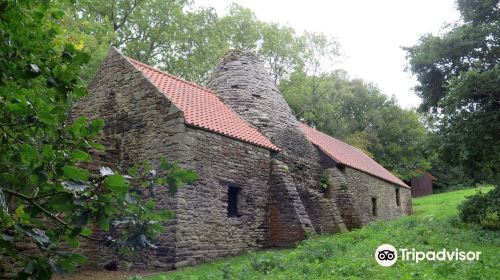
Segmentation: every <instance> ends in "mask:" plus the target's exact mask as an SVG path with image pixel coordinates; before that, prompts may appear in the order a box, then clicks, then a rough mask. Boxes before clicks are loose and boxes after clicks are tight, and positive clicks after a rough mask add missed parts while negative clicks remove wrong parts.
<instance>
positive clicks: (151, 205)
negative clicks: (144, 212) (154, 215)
mask: <svg viewBox="0 0 500 280" xmlns="http://www.w3.org/2000/svg"><path fill="white" fill-rule="evenodd" d="M144 206H146V208H147V209H149V210H154V209H155V207H156V203H155V202H154V201H153V200H148V201H146V203H145V204H144Z"/></svg>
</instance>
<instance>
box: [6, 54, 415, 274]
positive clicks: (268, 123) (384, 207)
mask: <svg viewBox="0 0 500 280" xmlns="http://www.w3.org/2000/svg"><path fill="white" fill-rule="evenodd" d="M209 85H210V87H211V88H212V89H213V90H214V91H215V93H216V94H217V95H218V96H219V97H220V98H221V99H222V100H223V101H224V102H225V104H226V105H227V106H229V107H230V108H232V109H233V110H234V111H235V112H236V113H238V114H239V115H240V116H242V118H243V119H244V120H246V121H247V122H248V123H249V124H251V125H253V126H255V127H256V128H257V129H258V130H259V131H260V132H261V133H262V134H264V135H265V136H267V137H268V138H269V139H271V141H272V142H273V143H274V144H276V145H277V146H279V147H280V148H281V149H282V152H280V153H276V152H271V151H269V150H267V149H264V148H261V147H258V146H255V145H253V144H249V143H246V142H242V141H239V140H235V139H232V138H229V137H226V136H223V135H220V134H216V133H213V132H209V131H206V130H202V129H198V128H195V127H192V126H189V125H186V124H185V122H184V118H183V112H182V111H180V110H179V108H177V107H176V106H175V105H174V104H172V102H170V100H168V99H167V98H166V97H165V96H164V95H163V94H162V93H161V92H160V90H159V89H158V88H156V87H155V86H154V85H153V84H152V83H151V82H150V81H149V80H148V79H147V78H146V77H145V76H144V75H143V74H142V73H141V72H140V71H139V70H137V69H136V68H135V67H134V66H133V65H132V64H131V63H130V62H129V61H128V60H127V59H126V58H125V57H124V56H122V55H121V54H120V53H119V52H118V51H116V50H115V49H111V50H110V53H109V55H108V57H107V58H106V60H105V61H104V62H103V64H102V66H101V68H100V70H99V71H98V72H97V74H96V76H95V78H94V79H93V80H92V82H91V83H90V85H89V95H88V96H86V97H85V98H84V99H83V100H81V101H79V102H78V103H77V104H76V106H75V107H74V110H73V114H72V115H73V117H76V116H79V115H86V116H88V117H89V118H90V119H93V118H102V119H104V120H105V122H106V126H105V128H104V135H103V137H102V140H103V141H104V143H105V144H106V145H105V146H106V151H105V152H99V151H93V159H94V162H93V163H91V164H90V165H89V168H91V169H94V170H97V169H98V168H99V167H101V166H109V167H112V168H114V169H119V170H126V169H127V168H128V167H129V166H130V165H131V164H133V163H136V162H140V161H142V160H148V161H150V162H151V163H152V164H153V166H155V167H156V168H157V167H158V164H159V160H160V158H161V157H162V156H164V157H166V158H167V159H168V160H171V161H179V162H180V164H181V166H183V167H185V168H191V169H194V170H195V171H196V172H197V173H198V175H199V178H200V179H199V180H198V181H197V182H196V183H194V184H193V185H189V186H184V187H182V188H181V189H180V190H179V192H178V193H177V194H176V195H175V196H171V195H169V194H168V192H167V190H162V189H160V191H159V193H158V195H157V197H156V200H157V203H156V205H157V207H158V209H172V210H173V211H175V213H176V216H175V219H173V220H171V221H169V222H168V223H165V226H166V228H167V231H166V232H165V233H163V234H162V235H161V236H159V238H158V240H157V241H156V245H157V246H158V248H157V249H155V250H149V251H146V252H142V253H141V254H140V255H139V256H136V257H133V258H132V259H130V261H132V262H133V263H134V266H135V267H142V268H149V269H151V268H163V269H175V268H177V267H182V266H186V265H194V264H197V263H200V262H205V261H208V260H213V259H217V258H221V257H226V256H232V255H236V254H240V253H242V252H245V251H248V250H256V249H260V248H264V247H270V246H276V247H283V246H292V245H295V244H296V243H297V242H298V241H300V240H303V239H305V238H307V237H308V236H310V235H313V234H322V233H336V232H340V231H344V230H346V228H347V229H352V228H357V227H361V226H363V225H365V224H367V223H369V222H372V221H377V220H386V219H393V218H396V217H399V216H401V215H403V214H409V213H411V197H410V191H409V189H405V188H400V191H399V193H400V201H401V203H400V205H399V206H398V205H396V190H395V189H396V188H397V186H395V185H393V184H391V183H388V182H386V181H383V180H381V179H378V178H376V177H373V176H371V175H368V174H366V173H363V172H359V171H357V170H354V169H351V168H348V167H341V166H339V165H338V164H337V163H336V162H335V161H334V160H332V159H331V158H330V157H328V156H327V155H325V154H324V153H322V152H321V151H320V150H318V149H317V148H316V147H315V146H313V145H312V144H311V143H310V142H309V141H308V140H307V139H306V137H305V135H304V134H303V133H302V131H301V130H300V129H299V128H298V124H299V123H298V121H297V120H296V119H295V117H294V116H293V114H292V111H291V110H290V108H289V107H288V105H287V104H286V102H285V100H284V99H283V97H282V96H281V94H280V92H279V90H278V88H277V87H276V85H274V83H273V81H272V79H271V78H270V76H269V74H268V73H267V72H266V70H265V68H264V67H263V65H262V63H260V62H259V60H258V59H257V58H256V57H255V55H253V54H251V53H248V52H241V51H232V52H230V53H228V54H227V55H226V56H225V57H224V58H223V60H222V61H221V63H220V64H219V65H218V66H217V67H216V68H215V70H214V71H213V76H212V78H211V80H210V82H209ZM325 174H326V175H325ZM322 176H330V181H331V182H332V186H331V187H330V188H329V189H327V190H325V189H324V188H322V187H321V186H320V181H321V179H322ZM230 187H231V188H233V187H234V188H237V189H238V191H237V193H238V195H237V205H238V206H237V213H236V215H234V216H231V215H228V214H229V210H228V209H229V196H230V195H229V188H230ZM233 190H234V189H233ZM373 198H376V201H377V209H376V210H377V213H376V215H373V212H372V206H373V205H372V199H373ZM95 234H96V235H99V232H97V233H95ZM20 246H25V247H26V248H24V249H23V250H25V251H26V252H30V253H31V252H32V249H33V246H30V245H29V244H24V245H23V244H21V245H20ZM79 252H82V253H83V254H85V255H87V256H89V257H90V258H89V260H90V263H89V265H91V266H102V265H104V264H105V263H106V262H108V261H109V260H110V259H113V258H114V256H113V254H112V252H110V251H109V250H108V249H107V248H106V247H105V246H103V245H102V244H96V243H93V242H88V241H86V240H83V241H82V246H81V248H80V249H79ZM9 265H10V267H15V266H16V264H12V263H11V264H9ZM12 269H13V270H14V268H12Z"/></svg>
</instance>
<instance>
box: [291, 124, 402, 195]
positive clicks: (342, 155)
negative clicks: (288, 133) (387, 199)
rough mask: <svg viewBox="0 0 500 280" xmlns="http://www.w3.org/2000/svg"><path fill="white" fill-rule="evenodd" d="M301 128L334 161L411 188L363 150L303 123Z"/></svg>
mask: <svg viewBox="0 0 500 280" xmlns="http://www.w3.org/2000/svg"><path fill="white" fill-rule="evenodd" d="M299 126H300V128H301V129H302V131H303V132H304V134H305V135H306V137H307V139H309V141H311V143H313V145H315V146H317V147H318V148H319V149H320V150H321V151H323V152H324V153H326V154H327V155H328V156H330V157H331V158H332V159H333V160H335V161H337V162H340V163H342V164H344V165H347V166H349V167H351V168H354V169H357V170H359V171H362V172H365V173H368V174H370V175H373V176H376V177H378V178H381V179H383V180H386V181H389V182H391V183H394V184H397V185H400V186H402V187H405V188H409V187H408V185H406V184H405V183H404V182H403V181H401V180H400V179H399V178H398V177H396V176H394V175H393V174H392V173H391V172H389V171H387V169H385V168H384V167H382V165H380V164H378V163H377V162H376V161H374V160H373V159H371V158H370V157H369V156H367V155H366V154H365V153H363V152H362V151H361V150H359V149H357V148H355V147H353V146H351V145H348V144H346V143H344V142H342V141H340V140H337V139H335V138H333V137H331V136H329V135H327V134H325V133H323V132H321V131H318V130H316V129H314V128H311V127H309V126H307V125H306V124H303V123H301V124H299Z"/></svg>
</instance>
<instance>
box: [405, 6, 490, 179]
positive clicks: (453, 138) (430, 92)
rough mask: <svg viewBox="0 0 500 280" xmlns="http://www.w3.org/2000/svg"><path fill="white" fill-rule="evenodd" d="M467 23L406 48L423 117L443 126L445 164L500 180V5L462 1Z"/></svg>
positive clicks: (472, 173) (438, 125)
mask: <svg viewBox="0 0 500 280" xmlns="http://www.w3.org/2000/svg"><path fill="white" fill-rule="evenodd" d="M457 7H458V9H459V11H460V13H461V17H462V19H461V21H460V22H457V23H455V24H453V25H451V26H448V28H447V29H445V30H444V32H443V34H442V35H431V34H427V35H425V36H423V37H421V38H420V40H419V42H418V43H417V44H416V45H414V46H412V47H408V48H405V49H406V51H407V52H408V55H407V58H408V61H409V70H410V71H411V72H412V73H413V74H414V75H415V76H416V77H417V80H418V82H419V85H418V86H417V87H416V92H417V94H418V95H419V96H420V97H421V98H422V101H423V103H422V106H421V107H420V109H421V110H422V111H423V112H427V113H429V114H432V115H433V116H434V118H435V120H436V122H437V127H438V135H439V142H440V143H441V146H440V155H441V162H443V163H446V164H447V165H448V166H462V167H463V169H464V171H465V172H466V174H467V175H469V176H470V177H473V178H476V180H493V181H496V182H498V180H500V178H499V177H498V174H500V95H499V94H498V93H499V91H500V80H499V79H498V77H500V65H499V61H500V4H499V1H498V0H458V1H457Z"/></svg>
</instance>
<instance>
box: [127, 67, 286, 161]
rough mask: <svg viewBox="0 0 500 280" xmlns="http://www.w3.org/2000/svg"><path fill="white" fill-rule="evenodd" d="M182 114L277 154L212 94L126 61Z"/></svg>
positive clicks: (188, 120) (196, 123)
mask: <svg viewBox="0 0 500 280" xmlns="http://www.w3.org/2000/svg"><path fill="white" fill-rule="evenodd" d="M128 60H129V61H130V62H131V63H132V64H133V65H134V67H136V68H137V69H138V70H139V71H141V72H142V73H143V74H144V75H145V76H146V77H147V78H148V79H149V80H150V81H151V82H152V83H153V84H154V85H155V86H156V87H157V88H158V89H160V91H161V92H162V93H163V94H164V95H165V96H166V97H167V98H168V99H169V100H170V101H172V102H173V103H174V104H175V105H176V106H177V107H178V108H179V109H180V110H181V111H182V112H183V113H184V118H185V122H186V124H189V125H191V126H194V127H198V128H202V129H205V130H208V131H212V132H215V133H218V134H222V135H225V136H228V137H231V138H234V139H238V140H241V141H244V142H247V143H251V144H254V145H256V146H260V147H263V148H266V149H269V150H273V151H280V149H279V148H278V147H276V146H275V145H274V144H273V143H272V142H271V141H270V140H269V139H268V138H267V137H266V136H264V135H263V134H262V133H260V132H259V131H258V130H257V129H256V128H254V127H252V126H251V125H250V124H248V123H247V122H246V121H245V120H243V118H241V117H240V116H239V115H238V114H236V113H235V112H234V111H233V110H231V109H230V108H229V107H227V106H226V105H225V104H224V103H223V102H222V101H221V100H220V99H219V98H218V97H217V96H216V95H215V94H214V93H213V92H211V91H210V90H208V89H206V88H203V87H201V86H199V85H196V84H194V83H191V82H187V81H185V80H182V79H180V78H177V77H175V76H172V75H170V74H167V73H165V72H163V71H160V70H158V69H155V68H153V67H151V66H149V65H146V64H144V63H142V62H139V61H136V60H134V59H131V58H128Z"/></svg>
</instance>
